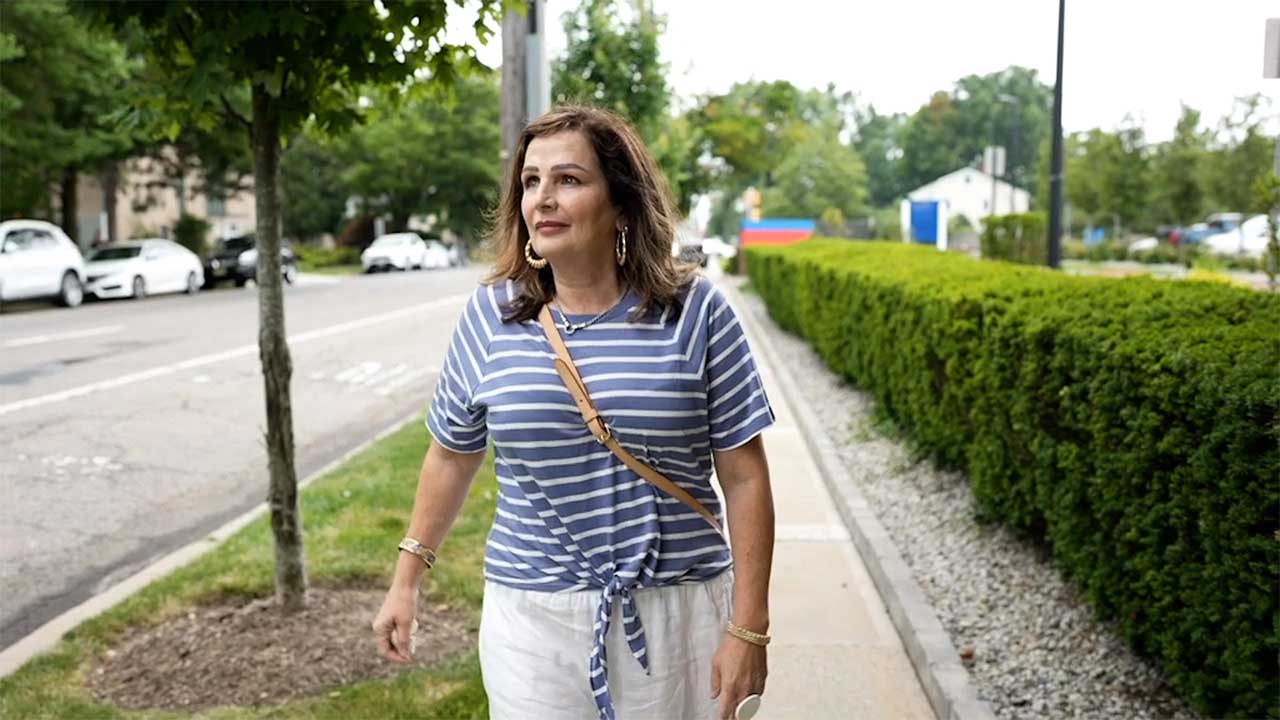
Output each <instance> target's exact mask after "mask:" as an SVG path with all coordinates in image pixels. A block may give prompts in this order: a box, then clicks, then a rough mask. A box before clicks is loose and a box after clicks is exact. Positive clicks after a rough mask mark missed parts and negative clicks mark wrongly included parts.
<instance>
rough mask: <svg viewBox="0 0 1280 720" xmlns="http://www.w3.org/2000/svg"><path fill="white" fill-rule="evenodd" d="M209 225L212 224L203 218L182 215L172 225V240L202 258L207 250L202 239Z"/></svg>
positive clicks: (207, 232) (207, 231)
mask: <svg viewBox="0 0 1280 720" xmlns="http://www.w3.org/2000/svg"><path fill="white" fill-rule="evenodd" d="M210 227H212V226H211V225H209V223H208V222H206V221H205V219H204V218H200V217H196V216H195V215H183V216H182V217H180V218H178V222H177V224H175V225H174V226H173V240H174V242H176V243H178V244H179V245H181V246H182V247H184V248H186V249H188V250H190V251H191V252H193V253H195V254H196V255H199V256H200V257H202V258H203V257H204V256H205V253H206V252H207V251H208V248H207V247H205V242H204V239H205V236H207V235H208V234H209V228H210Z"/></svg>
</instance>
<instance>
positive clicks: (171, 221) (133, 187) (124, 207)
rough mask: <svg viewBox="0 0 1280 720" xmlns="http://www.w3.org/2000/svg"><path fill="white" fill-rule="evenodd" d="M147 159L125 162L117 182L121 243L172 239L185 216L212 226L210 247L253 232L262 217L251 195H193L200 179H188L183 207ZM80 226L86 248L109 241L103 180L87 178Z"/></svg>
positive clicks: (81, 189)
mask: <svg viewBox="0 0 1280 720" xmlns="http://www.w3.org/2000/svg"><path fill="white" fill-rule="evenodd" d="M154 166H155V163H154V161H152V160H150V159H148V158H135V159H132V160H128V161H126V162H124V163H121V166H120V179H119V182H118V183H117V191H116V210H115V216H116V217H115V225H116V237H117V238H118V239H120V240H128V239H131V238H142V237H163V238H172V237H173V228H174V225H176V224H177V222H178V218H179V217H180V215H181V214H182V212H183V211H185V212H186V213H187V214H188V215H194V216H196V217H200V218H203V219H204V220H205V221H206V222H208V223H209V226H210V227H209V232H208V234H207V235H206V237H205V243H206V244H209V245H211V244H212V243H214V242H216V241H217V240H219V239H221V238H226V237H233V236H235V235H242V234H245V233H250V232H253V231H254V227H255V223H256V218H257V213H256V210H255V205H254V195H253V193H252V192H240V193H236V194H235V195H232V196H231V197H227V198H211V197H209V196H207V195H205V194H203V193H199V192H193V191H192V188H196V187H198V186H199V177H198V176H197V175H196V174H195V173H191V174H189V175H188V177H187V178H186V182H185V192H184V193H183V195H185V197H184V198H181V200H182V201H183V202H180V198H179V192H178V188H177V187H176V186H175V185H174V184H173V183H172V182H171V181H168V180H167V179H166V178H165V177H164V175H163V174H162V173H161V172H160V171H159V170H158V169H157V168H156V167H154ZM76 200H77V204H78V205H79V210H78V211H77V221H78V227H77V229H78V230H79V234H78V237H79V241H80V247H81V249H87V248H90V247H92V246H94V245H95V244H101V243H104V242H106V241H107V237H108V232H107V222H108V215H107V203H106V190H105V183H104V178H103V177H102V176H99V175H90V174H84V173H82V174H81V175H80V182H79V186H78V188H77V197H76Z"/></svg>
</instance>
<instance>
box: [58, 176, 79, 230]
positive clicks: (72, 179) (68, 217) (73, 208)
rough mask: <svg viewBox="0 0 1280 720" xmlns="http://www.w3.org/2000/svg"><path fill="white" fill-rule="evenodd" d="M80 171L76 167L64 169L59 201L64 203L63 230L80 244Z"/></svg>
mask: <svg viewBox="0 0 1280 720" xmlns="http://www.w3.org/2000/svg"><path fill="white" fill-rule="evenodd" d="M79 182H80V177H79V173H77V172H76V169H75V168H74V167H69V168H66V169H65V170H63V171H62V188H61V192H60V193H59V195H60V199H59V202H60V203H62V208H61V211H62V221H61V222H62V231H63V232H65V233H66V234H67V237H69V238H71V241H72V242H74V243H76V244H77V245H79V244H80V200H79V197H78V196H77V193H76V190H77V184H78V183H79Z"/></svg>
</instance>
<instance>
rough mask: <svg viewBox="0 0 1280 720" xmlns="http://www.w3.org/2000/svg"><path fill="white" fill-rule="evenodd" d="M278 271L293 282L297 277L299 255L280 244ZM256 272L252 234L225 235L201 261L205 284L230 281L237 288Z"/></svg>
mask: <svg viewBox="0 0 1280 720" xmlns="http://www.w3.org/2000/svg"><path fill="white" fill-rule="evenodd" d="M280 270H281V273H282V274H283V275H284V281H285V282H287V283H289V284H290V285H292V284H293V282H294V281H295V280H297V279H298V258H297V257H296V256H295V255H294V254H293V248H291V247H289V246H288V245H287V244H285V243H284V242H281V244H280ZM257 274H258V242H257V240H255V239H254V237H253V235H241V236H239V237H231V238H226V239H225V240H222V241H221V242H219V243H218V245H217V247H215V248H214V249H213V252H211V253H210V254H209V257H208V258H206V259H205V261H204V284H205V287H214V286H216V285H217V284H218V283H219V282H222V281H224V280H231V281H233V282H235V284H236V287H244V285H245V283H247V282H249V281H250V280H254V279H256V276H257Z"/></svg>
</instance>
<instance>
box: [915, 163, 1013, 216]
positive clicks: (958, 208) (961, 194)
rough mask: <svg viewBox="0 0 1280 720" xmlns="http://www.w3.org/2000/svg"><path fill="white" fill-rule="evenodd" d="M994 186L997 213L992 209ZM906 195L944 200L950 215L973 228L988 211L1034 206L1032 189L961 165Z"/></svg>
mask: <svg viewBox="0 0 1280 720" xmlns="http://www.w3.org/2000/svg"><path fill="white" fill-rule="evenodd" d="M993 182H994V186H993V184H992V183H993ZM993 187H994V194H995V212H994V213H993V212H992V211H991V196H992V192H993ZM907 199H909V200H939V201H942V202H945V203H946V205H947V215H948V216H950V217H955V216H957V215H959V216H962V217H964V218H965V219H966V220H968V221H969V224H970V225H972V226H973V227H974V228H979V227H981V226H982V218H984V217H986V216H987V215H1007V214H1009V213H1011V212H1014V213H1024V212H1026V211H1027V210H1029V209H1030V208H1031V193H1029V192H1027V191H1026V190H1022V189H1019V188H1017V187H1014V186H1013V185H1010V184H1009V183H1007V182H1005V181H1003V180H997V179H996V178H993V177H992V176H990V175H988V174H987V173H984V172H982V171H981V170H978V169H977V168H971V167H965V168H960V169H959V170H956V171H955V172H951V173H947V174H946V175H943V176H942V177H940V178H938V179H937V180H934V181H933V182H931V183H928V184H927V185H921V186H920V187H918V188H916V189H915V190H912V191H911V192H909V193H907Z"/></svg>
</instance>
